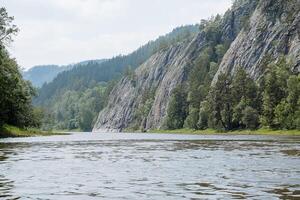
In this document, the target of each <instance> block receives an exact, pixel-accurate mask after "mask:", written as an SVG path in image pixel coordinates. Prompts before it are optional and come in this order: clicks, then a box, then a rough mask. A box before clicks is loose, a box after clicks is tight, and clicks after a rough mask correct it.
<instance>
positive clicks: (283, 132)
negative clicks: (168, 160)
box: [149, 129, 300, 136]
mask: <svg viewBox="0 0 300 200" xmlns="http://www.w3.org/2000/svg"><path fill="white" fill-rule="evenodd" d="M149 133H176V134H203V135H209V134H224V135H225V134H233V135H299V136H300V130H271V129H258V130H236V131H227V132H225V131H217V130H213V129H206V130H192V129H177V130H150V131H149Z"/></svg>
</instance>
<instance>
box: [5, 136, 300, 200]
mask: <svg viewBox="0 0 300 200" xmlns="http://www.w3.org/2000/svg"><path fill="white" fill-rule="evenodd" d="M299 158H300V137H279V136H193V135H168V134H163V135H162V134H154V135H153V134H152V135H150V134H91V133H82V134H74V135H68V136H51V137H35V138H18V139H2V140H0V199H18V198H20V199H70V200H71V199H72V200H73V199H84V200H86V199H129V200H132V199H172V200H173V199H300V159H299Z"/></svg>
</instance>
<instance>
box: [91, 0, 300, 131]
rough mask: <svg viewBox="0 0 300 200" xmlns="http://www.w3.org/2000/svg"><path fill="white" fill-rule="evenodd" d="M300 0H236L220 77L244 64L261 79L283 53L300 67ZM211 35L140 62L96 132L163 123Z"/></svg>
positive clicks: (225, 24) (225, 31)
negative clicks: (150, 95) (147, 97)
mask: <svg viewBox="0 0 300 200" xmlns="http://www.w3.org/2000/svg"><path fill="white" fill-rule="evenodd" d="M299 3H300V0H260V1H259V0H239V1H236V2H235V3H234V5H233V7H232V9H231V10H229V11H228V12H226V13H225V15H224V17H223V20H222V23H221V27H220V29H221V30H222V40H223V41H226V42H228V43H229V44H231V45H230V47H229V49H228V51H227V52H226V54H225V55H224V57H223V59H222V62H221V64H220V65H219V69H218V71H217V73H216V74H215V77H214V81H216V80H217V77H218V75H219V74H220V73H222V72H228V73H234V72H235V71H236V70H237V69H238V68H239V67H243V68H244V69H245V70H246V71H247V72H248V73H249V74H250V75H251V77H253V78H254V79H258V78H259V77H260V76H261V75H262V74H263V72H264V69H265V68H264V67H265V65H267V64H266V63H267V61H270V60H276V58H278V57H279V56H280V55H286V56H287V57H288V58H289V59H290V60H291V62H292V63H293V68H292V70H295V71H299V68H300V67H299V65H300V42H299V31H300V27H299V21H300V12H299V9H300V4H299ZM206 37H207V35H205V33H204V32H203V31H200V33H199V34H198V35H197V36H196V37H195V38H194V39H193V40H191V41H185V42H183V43H180V44H176V45H173V46H172V47H170V48H168V49H165V50H161V51H159V52H157V53H155V54H154V55H153V56H152V57H150V59H148V60H147V61H146V62H145V63H143V64H142V65H141V66H140V67H138V68H137V69H136V70H135V75H134V76H127V77H124V78H122V79H121V80H120V81H119V83H118V84H117V85H116V86H115V88H114V89H113V91H112V92H111V94H110V96H109V103H108V105H107V107H105V108H104V109H103V110H102V111H101V112H100V114H99V117H98V120H97V122H96V123H95V126H94V129H93V131H94V132H101V131H105V132H107V131H122V130H124V129H126V128H130V127H131V126H133V124H135V123H137V125H138V126H139V127H138V128H141V129H146V130H148V129H159V128H161V127H162V126H163V124H164V121H165V117H166V115H167V107H168V104H169V100H170V96H171V93H172V90H173V89H174V88H175V87H176V86H177V85H178V84H182V83H183V82H185V80H186V79H187V71H188V69H189V66H190V65H192V64H193V63H194V61H195V60H196V59H197V57H198V56H199V54H200V53H201V51H202V50H203V49H204V48H205V47H206V45H207V43H206ZM149 91H152V92H154V95H153V100H152V101H151V104H150V109H149V111H147V112H146V115H145V116H143V117H142V119H139V120H140V121H139V120H137V118H138V117H137V115H138V113H139V112H140V108H141V107H143V105H144V104H145V103H146V102H145V101H144V96H145V93H147V92H148V93H149ZM148 103H149V102H148ZM143 113H144V114H145V112H143ZM140 118H141V117H140ZM137 121H138V122H137Z"/></svg>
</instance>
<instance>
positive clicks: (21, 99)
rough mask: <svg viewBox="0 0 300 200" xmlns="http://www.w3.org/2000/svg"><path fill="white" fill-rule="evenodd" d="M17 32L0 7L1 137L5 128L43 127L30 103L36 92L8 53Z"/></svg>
mask: <svg viewBox="0 0 300 200" xmlns="http://www.w3.org/2000/svg"><path fill="white" fill-rule="evenodd" d="M17 32H18V28H17V27H16V26H15V25H13V17H10V16H9V15H8V13H7V12H6V10H5V9H4V8H0V94H1V97H0V137H2V136H3V135H2V134H4V131H5V130H4V127H5V126H6V125H13V126H17V127H21V128H26V127H37V126H39V125H40V120H39V119H40V118H41V116H40V112H39V110H36V109H34V108H33V106H32V104H31V100H32V97H33V96H34V94H35V90H34V89H33V87H32V86H31V83H30V82H29V81H25V80H24V79H23V78H22V75H21V72H20V70H19V66H18V64H17V62H16V60H15V59H13V58H11V57H10V55H9V53H8V51H7V45H9V44H10V43H11V42H12V38H13V36H14V35H15V34H16V33H17Z"/></svg>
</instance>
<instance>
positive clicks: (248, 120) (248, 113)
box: [242, 106, 259, 130]
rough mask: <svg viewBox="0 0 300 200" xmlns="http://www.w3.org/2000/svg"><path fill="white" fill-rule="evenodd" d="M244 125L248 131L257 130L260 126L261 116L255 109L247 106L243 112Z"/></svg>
mask: <svg viewBox="0 0 300 200" xmlns="http://www.w3.org/2000/svg"><path fill="white" fill-rule="evenodd" d="M242 123H243V124H244V125H245V128H247V129H251V130H253V129H256V128H257V127H258V125H259V114H258V112H257V110H255V109H254V108H252V107H250V106H247V107H246V108H245V109H244V110H243V111H242Z"/></svg>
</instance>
